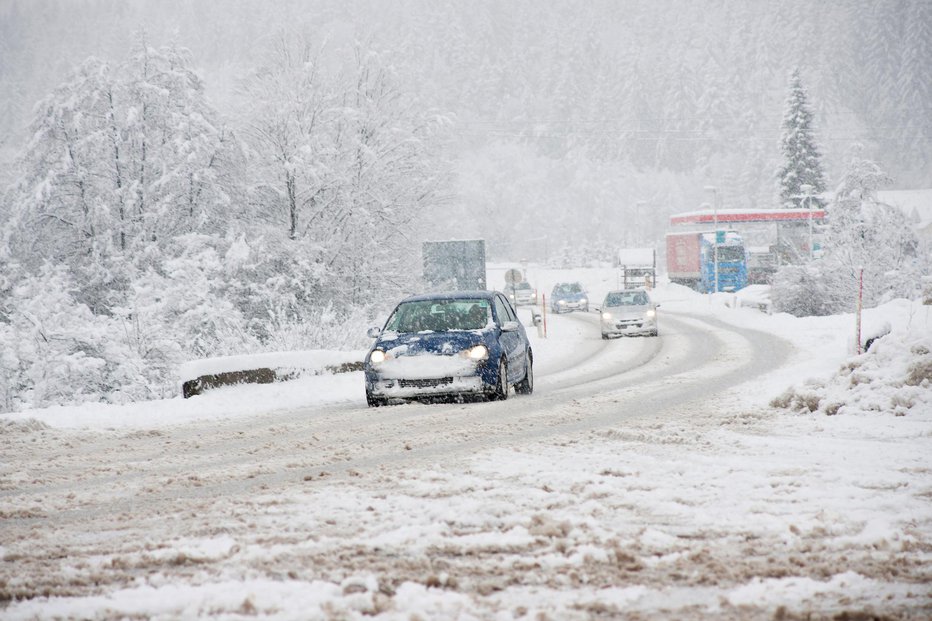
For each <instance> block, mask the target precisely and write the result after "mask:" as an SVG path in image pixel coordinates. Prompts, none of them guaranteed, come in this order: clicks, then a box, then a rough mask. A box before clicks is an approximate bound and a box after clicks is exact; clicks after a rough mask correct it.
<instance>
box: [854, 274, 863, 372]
mask: <svg viewBox="0 0 932 621" xmlns="http://www.w3.org/2000/svg"><path fill="white" fill-rule="evenodd" d="M863 302H864V268H863V267H859V268H858V312H857V313H856V321H855V331H856V333H857V334H856V335H855V336H856V338H857V343H858V344H857V352H858V355H859V356H860V355H861V308H862V306H863Z"/></svg>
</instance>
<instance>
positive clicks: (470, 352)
mask: <svg viewBox="0 0 932 621" xmlns="http://www.w3.org/2000/svg"><path fill="white" fill-rule="evenodd" d="M463 353H464V354H465V355H466V357H467V358H469V359H470V360H485V359H486V358H488V357H489V348H488V347H486V346H485V345H476V346H475V347H470V348H469V349H467V350H466V351H464V352H463Z"/></svg>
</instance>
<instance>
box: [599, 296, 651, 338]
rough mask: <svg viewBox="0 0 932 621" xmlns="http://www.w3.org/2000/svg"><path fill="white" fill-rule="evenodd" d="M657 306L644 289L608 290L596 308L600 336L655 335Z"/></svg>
mask: <svg viewBox="0 0 932 621" xmlns="http://www.w3.org/2000/svg"><path fill="white" fill-rule="evenodd" d="M657 306H659V305H658V304H654V303H653V302H652V301H651V299H650V296H649V295H648V294H647V291H646V290H644V289H622V290H620V291H609V292H608V295H606V296H605V302H603V303H602V306H601V307H600V308H599V309H598V310H599V312H600V313H601V321H600V324H601V328H602V338H603V339H607V338H610V337H612V336H625V335H638V334H640V335H646V336H657V334H658V331H657Z"/></svg>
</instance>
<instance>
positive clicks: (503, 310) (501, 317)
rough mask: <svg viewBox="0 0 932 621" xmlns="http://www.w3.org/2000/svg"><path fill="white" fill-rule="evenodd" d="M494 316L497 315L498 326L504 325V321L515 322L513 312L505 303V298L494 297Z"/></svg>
mask: <svg viewBox="0 0 932 621" xmlns="http://www.w3.org/2000/svg"><path fill="white" fill-rule="evenodd" d="M495 314H496V315H498V323H499V325H501V324H503V323H505V322H506V321H516V320H517V317H516V316H515V314H514V311H513V310H511V304H509V303H508V302H506V301H505V298H503V297H502V296H500V295H496V296H495Z"/></svg>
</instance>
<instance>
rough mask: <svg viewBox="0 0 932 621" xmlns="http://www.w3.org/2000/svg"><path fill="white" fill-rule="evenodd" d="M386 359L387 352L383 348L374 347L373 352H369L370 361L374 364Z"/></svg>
mask: <svg viewBox="0 0 932 621" xmlns="http://www.w3.org/2000/svg"><path fill="white" fill-rule="evenodd" d="M384 361H385V352H384V351H382V350H381V349H374V350H372V353H371V354H369V362H371V363H372V364H378V363H380V362H384Z"/></svg>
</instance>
